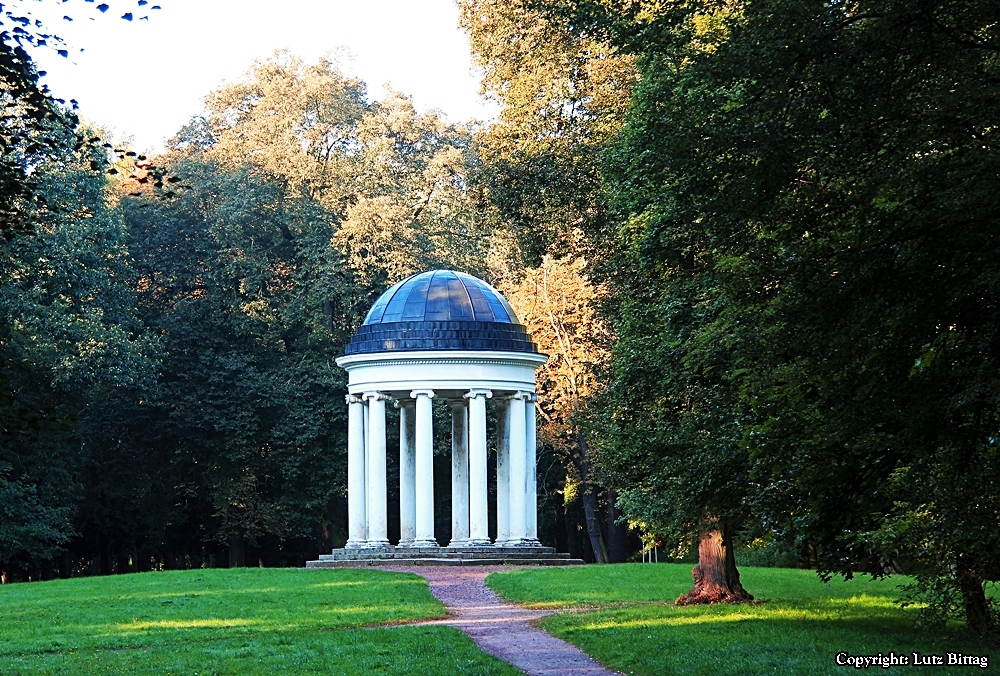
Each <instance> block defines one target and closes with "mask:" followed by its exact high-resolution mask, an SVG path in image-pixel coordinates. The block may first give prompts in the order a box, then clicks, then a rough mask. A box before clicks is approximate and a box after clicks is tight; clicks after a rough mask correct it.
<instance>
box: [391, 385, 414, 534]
mask: <svg viewBox="0 0 1000 676" xmlns="http://www.w3.org/2000/svg"><path fill="white" fill-rule="evenodd" d="M396 406H397V408H399V546H400V547H412V546H413V539H414V538H415V537H416V534H417V502H416V490H417V477H416V468H417V458H416V454H417V446H416V411H415V410H414V409H415V406H414V402H413V401H412V400H405V401H399V402H396Z"/></svg>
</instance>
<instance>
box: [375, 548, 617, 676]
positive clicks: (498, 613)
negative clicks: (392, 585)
mask: <svg viewBox="0 0 1000 676" xmlns="http://www.w3.org/2000/svg"><path fill="white" fill-rule="evenodd" d="M382 570H395V571H399V572H403V573H416V574H417V575H420V576H422V577H424V578H425V579H426V580H427V583H428V584H429V585H430V588H431V593H432V594H434V596H435V597H437V599H438V600H439V601H441V603H443V604H445V605H446V606H447V607H448V610H449V612H450V613H451V617H449V618H448V619H445V620H433V621H431V622H421V623H420V624H445V625H448V626H451V627H456V628H458V629H461V630H462V631H464V632H465V633H466V634H468V635H469V636H470V637H471V638H472V640H473V641H475V643H476V645H477V646H479V647H480V648H481V649H482V650H483V651H484V652H487V653H489V654H490V655H493V656H494V657H497V658H499V659H501V660H504V661H505V662H509V663H511V664H513V665H514V666H515V667H517V668H518V669H520V670H521V671H523V672H524V673H526V674H528V675H529V676H619V674H618V672H615V671H610V670H608V669H605V668H604V667H602V666H601V665H600V664H598V663H597V662H595V661H594V660H593V659H591V658H590V657H588V656H587V655H586V654H585V653H583V652H582V651H581V650H580V649H579V648H577V647H576V646H574V645H571V644H569V643H567V642H565V641H563V640H560V639H558V638H556V637H554V636H552V635H550V634H547V633H546V632H544V631H542V630H541V629H538V628H536V627H533V626H531V625H530V624H528V623H529V622H530V621H532V620H537V619H538V618H541V617H545V616H546V615H549V614H551V613H552V612H553V611H545V610H529V609H527V608H521V607H520V606H514V605H510V604H506V603H503V602H502V601H501V600H500V599H499V598H497V595H496V594H494V593H493V591H492V590H490V589H489V588H487V587H486V584H485V581H486V576H487V575H488V574H489V573H492V572H495V571H501V570H507V571H509V570H511V567H510V566H504V567H494V566H489V567H485V566H484V567H480V566H475V567H466V566H399V567H395V566H394V567H391V568H389V567H387V568H383V569H382Z"/></svg>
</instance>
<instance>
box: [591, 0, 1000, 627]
mask: <svg viewBox="0 0 1000 676" xmlns="http://www.w3.org/2000/svg"><path fill="white" fill-rule="evenodd" d="M591 9H593V7H590V8H589V9H588V11H590V10H591ZM626 15H627V16H626V17H625V19H624V20H621V19H619V18H618V17H614V18H612V17H609V16H603V15H601V13H600V12H597V14H594V13H591V14H590V15H589V18H585V17H584V18H583V20H584V21H588V22H590V23H589V24H588V25H590V26H592V27H594V28H595V30H607V31H608V34H609V35H613V36H614V37H613V39H614V40H615V41H616V43H617V44H620V45H622V46H623V47H624V48H626V49H629V50H631V51H633V52H634V53H636V54H637V58H638V62H639V64H640V68H641V70H642V72H643V78H642V79H641V84H640V85H639V88H638V89H637V91H636V95H635V97H634V99H633V104H632V109H631V110H630V113H629V123H628V125H627V127H626V130H625V132H624V134H623V135H622V138H621V143H620V145H619V147H618V150H617V151H616V152H615V154H614V156H613V158H612V161H611V164H610V166H609V169H608V173H609V176H610V178H611V180H610V185H611V189H612V190H613V191H615V196H616V200H617V201H616V204H617V206H618V208H619V209H620V210H621V213H622V214H623V216H627V217H628V219H629V220H628V224H627V225H626V226H625V228H624V229H623V233H624V234H625V238H624V242H623V243H624V244H625V245H626V246H627V248H628V251H629V255H630V257H631V258H630V260H631V262H632V264H633V270H634V273H633V276H632V278H631V280H628V281H625V282H624V284H623V288H622V289H621V293H622V294H623V295H626V296H629V297H631V298H645V299H647V300H648V301H649V302H651V303H652V304H655V305H657V306H659V308H661V310H662V311H661V316H663V317H666V320H665V322H666V323H667V326H664V323H656V322H649V323H648V324H644V323H642V322H640V321H634V320H633V319H632V318H631V316H629V317H628V318H626V320H625V321H623V322H622V325H621V326H620V327H616V329H617V330H618V332H619V334H620V335H622V342H621V344H620V345H621V348H620V349H619V350H618V351H617V353H616V359H617V363H618V364H619V366H620V368H621V371H620V372H621V373H636V371H637V369H638V368H640V367H641V364H642V363H643V362H644V361H645V358H644V357H643V356H642V355H641V354H640V353H638V352H636V351H634V348H635V346H637V345H639V344H642V343H644V342H645V343H647V344H649V345H652V346H654V349H657V350H667V351H668V354H670V355H672V356H673V357H674V358H673V360H672V361H665V362H663V365H662V366H661V370H662V372H663V375H662V377H661V378H660V384H661V389H660V391H661V392H662V393H663V394H664V395H665V397H664V399H662V402H663V404H659V405H657V406H656V408H655V411H654V413H653V414H651V416H650V424H660V423H664V422H666V424H667V425H668V427H670V428H672V429H679V426H678V424H679V421H681V420H682V419H684V417H685V416H687V414H688V412H689V411H691V410H694V408H697V407H700V408H701V409H702V411H703V412H704V414H705V415H704V416H702V420H704V421H705V422H704V424H703V425H701V426H700V427H701V428H702V434H703V435H704V436H705V437H706V438H707V439H711V440H712V442H711V443H712V444H713V445H714V444H715V442H716V440H717V439H719V438H727V437H728V438H729V439H730V440H731V443H729V444H728V446H729V448H731V449H732V450H731V457H733V458H737V459H739V460H740V465H741V467H740V468H739V472H740V474H738V475H733V477H734V479H735V478H736V477H739V482H741V483H743V484H744V486H745V489H744V497H743V499H742V500H740V501H739V503H740V505H741V507H742V509H745V510H749V511H750V512H751V513H753V514H755V515H756V516H757V517H758V518H761V519H765V520H766V523H768V524H769V525H770V526H772V527H774V528H775V529H777V530H778V531H779V533H781V534H783V535H784V536H785V537H786V538H787V539H788V541H789V542H790V543H798V544H799V545H800V546H801V547H802V550H803V554H804V555H807V556H808V557H809V558H810V559H811V560H812V561H813V563H814V564H815V565H816V566H817V567H818V569H819V571H820V572H821V573H822V574H824V575H830V574H833V573H843V574H845V575H848V576H849V575H851V574H853V573H856V572H870V573H873V574H876V575H881V574H885V573H887V572H888V571H891V570H899V569H905V570H909V571H912V572H915V573H917V574H918V576H920V577H921V578H922V579H925V580H936V581H937V582H940V583H941V584H942V585H944V587H945V588H949V589H951V590H952V592H953V594H954V595H955V596H957V597H958V598H960V599H962V601H961V604H960V605H961V606H962V607H964V614H965V617H966V621H967V623H968V626H969V627H970V628H972V629H973V630H975V631H979V632H984V633H985V632H989V631H993V630H994V629H995V626H996V624H995V622H996V621H995V619H994V618H993V617H992V616H991V613H990V608H989V604H988V602H987V599H986V596H985V594H984V589H983V585H984V583H985V582H986V581H987V580H995V579H997V578H998V577H1000V565H998V564H1000V560H998V558H997V552H998V551H1000V547H998V546H997V544H998V543H997V540H996V537H997V536H996V534H995V532H994V531H995V529H993V528H992V527H991V526H987V525H986V524H988V523H989V524H995V523H996V521H997V519H998V516H1000V511H998V495H997V491H996V490H995V485H996V483H995V482H996V480H997V476H998V475H997V472H998V461H997V450H996V446H995V443H994V436H993V435H994V433H995V432H994V430H995V427H996V422H995V421H996V420H997V417H996V416H997V413H998V410H997V404H996V402H997V401H998V400H997V398H996V397H995V396H994V395H993V394H992V393H994V392H996V387H997V385H998V384H1000V379H998V376H1000V373H998V370H997V368H996V357H995V354H996V341H997V336H1000V332H998V331H997V329H996V327H997V325H998V324H997V322H998V320H1000V317H998V315H997V312H996V307H995V303H994V302H993V294H992V293H991V292H990V291H989V289H991V288H993V287H994V286H995V284H996V282H997V279H996V276H995V273H996V267H995V261H996V259H997V255H996V253H997V252H996V247H997V240H996V218H995V214H996V211H997V206H998V205H997V204H996V200H997V199H998V197H997V195H998V190H997V187H998V186H997V181H998V177H1000V172H998V171H997V168H998V167H997V159H996V158H997V157H998V155H997V153H996V149H995V148H994V147H993V146H994V138H993V136H994V134H993V131H992V130H994V129H995V128H996V114H997V113H996V111H997V106H996V103H997V100H998V96H1000V79H998V71H997V64H998V61H997V53H998V51H1000V35H998V33H997V23H996V20H995V19H996V17H995V13H994V12H992V11H991V9H990V8H989V7H987V6H986V5H985V4H982V3H971V4H970V3H959V2H947V1H932V0H924V1H921V2H895V1H893V0H879V1H872V2H858V3H820V2H812V1H807V0H801V1H798V0H795V1H788V2H743V3H740V4H738V5H737V4H730V3H716V2H699V3H688V4H685V5H662V6H661V5H655V6H654V5H653V4H651V3H650V4H648V5H646V4H644V3H636V4H634V5H632V6H630V9H629V11H628V12H626ZM626 308H628V309H629V310H630V311H632V312H636V313H637V312H638V308H637V307H636V305H635V304H634V303H632V302H631V301H627V302H626ZM630 350H631V351H630ZM712 354H716V355H718V356H719V358H718V359H717V360H715V361H706V360H705V359H704V357H705V356H710V355H712ZM678 365H679V366H678ZM699 373H700V374H701V375H702V376H703V382H704V384H705V385H707V386H708V387H709V388H710V390H709V391H708V392H707V393H706V394H705V395H704V396H700V397H697V401H696V402H695V404H697V406H696V407H690V406H689V407H687V408H685V407H684V406H682V404H684V402H685V399H686V388H687V387H688V386H689V383H688V382H687V380H686V376H687V375H690V374H699ZM664 404H665V405H664ZM616 415H621V416H623V417H622V420H623V421H626V420H627V416H628V415H630V414H629V412H628V411H627V410H625V409H624V407H619V408H618V410H617V411H616ZM619 429H621V430H623V432H624V433H625V434H627V429H626V428H625V427H624V426H622V427H620V428H619ZM700 460H701V459H700V458H697V457H696V458H695V462H696V463H697V462H699V461H700ZM701 466H702V467H704V468H705V469H706V471H707V473H708V474H709V475H711V476H720V474H719V472H717V471H716V470H722V474H721V476H725V471H727V470H726V469H725V465H715V466H713V465H705V464H702V465H701ZM743 468H745V470H744V469H743ZM677 490H678V491H679V492H680V493H681V494H683V495H687V496H690V495H692V494H693V493H694V491H691V490H689V489H688V487H687V485H686V484H684V483H680V484H679V486H678V487H677ZM736 495H739V493H737V494H736ZM668 502H669V500H668Z"/></svg>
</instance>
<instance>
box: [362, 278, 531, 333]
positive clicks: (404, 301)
mask: <svg viewBox="0 0 1000 676" xmlns="http://www.w3.org/2000/svg"><path fill="white" fill-rule="evenodd" d="M420 321H429V322H446V321H475V322H501V323H504V324H517V323H519V322H518V321H517V317H516V316H515V315H514V311H513V310H512V309H511V307H510V305H509V304H508V303H507V299H506V298H504V297H503V296H502V295H500V292H499V291H497V290H496V289H494V288H493V287H492V286H490V285H489V284H487V283H486V282H484V281H483V280H481V279H477V278H475V277H473V276H472V275H467V274H465V273H464V272H455V271H454V270H431V271H429V272H421V273H420V274H418V275H413V276H412V277H407V278H406V279H404V280H403V281H401V282H397V283H396V284H394V285H393V286H392V288H390V289H389V290H388V291H386V292H385V293H383V294H382V295H381V297H379V299H378V300H377V301H375V305H373V306H372V309H371V310H369V311H368V315H367V316H366V317H365V321H364V323H365V324H386V323H389V322H420Z"/></svg>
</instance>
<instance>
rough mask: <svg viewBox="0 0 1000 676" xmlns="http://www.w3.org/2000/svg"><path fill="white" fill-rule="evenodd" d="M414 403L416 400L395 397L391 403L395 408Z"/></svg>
mask: <svg viewBox="0 0 1000 676" xmlns="http://www.w3.org/2000/svg"><path fill="white" fill-rule="evenodd" d="M414 403H416V402H414V401H413V400H412V399H397V400H396V401H394V402H393V404H392V405H393V407H395V408H403V407H404V406H413V404H414Z"/></svg>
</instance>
